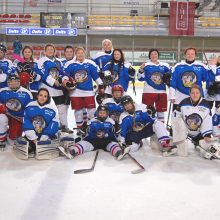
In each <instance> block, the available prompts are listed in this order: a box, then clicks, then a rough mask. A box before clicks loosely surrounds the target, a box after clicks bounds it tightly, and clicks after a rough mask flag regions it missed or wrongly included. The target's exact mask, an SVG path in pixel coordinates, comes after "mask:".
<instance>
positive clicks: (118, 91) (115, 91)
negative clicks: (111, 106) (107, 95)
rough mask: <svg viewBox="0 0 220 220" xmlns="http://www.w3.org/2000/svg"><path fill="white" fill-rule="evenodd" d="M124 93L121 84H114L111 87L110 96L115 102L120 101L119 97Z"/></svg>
mask: <svg viewBox="0 0 220 220" xmlns="http://www.w3.org/2000/svg"><path fill="white" fill-rule="evenodd" d="M123 94H124V88H123V87H122V86H121V85H114V86H113V87H112V96H113V98H114V100H115V102H116V103H119V102H120V101H121V97H122V96H123Z"/></svg>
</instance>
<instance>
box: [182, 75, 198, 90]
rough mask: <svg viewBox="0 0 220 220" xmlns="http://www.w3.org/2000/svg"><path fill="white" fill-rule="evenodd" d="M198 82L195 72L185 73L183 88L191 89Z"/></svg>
mask: <svg viewBox="0 0 220 220" xmlns="http://www.w3.org/2000/svg"><path fill="white" fill-rule="evenodd" d="M196 81H197V76H196V74H195V73H194V72H184V73H183V75H182V82H183V86H184V87H187V88H190V87H191V86H192V84H193V83H195V82H196Z"/></svg>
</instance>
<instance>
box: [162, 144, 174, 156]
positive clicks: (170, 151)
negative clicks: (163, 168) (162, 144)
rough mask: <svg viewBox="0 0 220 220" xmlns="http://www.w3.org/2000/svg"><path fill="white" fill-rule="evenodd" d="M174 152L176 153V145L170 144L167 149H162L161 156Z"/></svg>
mask: <svg viewBox="0 0 220 220" xmlns="http://www.w3.org/2000/svg"><path fill="white" fill-rule="evenodd" d="M176 153H177V147H176V146H170V147H168V148H167V149H164V151H163V156H164V157H168V156H171V155H174V154H176Z"/></svg>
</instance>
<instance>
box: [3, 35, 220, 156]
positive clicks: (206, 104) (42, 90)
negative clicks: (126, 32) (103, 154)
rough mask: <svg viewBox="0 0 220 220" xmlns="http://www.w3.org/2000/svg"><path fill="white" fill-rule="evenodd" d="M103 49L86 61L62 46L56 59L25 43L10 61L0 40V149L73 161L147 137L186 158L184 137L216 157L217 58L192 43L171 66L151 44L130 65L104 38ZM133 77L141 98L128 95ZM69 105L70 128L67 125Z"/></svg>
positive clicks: (120, 150)
mask: <svg viewBox="0 0 220 220" xmlns="http://www.w3.org/2000/svg"><path fill="white" fill-rule="evenodd" d="M102 48H103V50H102V51H100V52H98V53H97V54H95V56H94V57H92V58H91V59H87V58H86V51H85V49H84V48H83V47H77V48H73V47H72V46H66V47H65V49H64V55H65V57H64V58H62V59H58V58H57V57H56V50H55V47H54V45H53V44H47V45H46V46H45V51H44V52H45V56H44V57H42V58H40V59H39V60H35V59H34V57H33V50H32V48H31V47H30V46H25V47H24V48H23V50H22V55H21V56H17V59H15V60H14V61H13V63H12V61H10V60H8V59H6V57H5V56H6V52H7V48H6V46H5V45H3V44H0V147H1V149H5V147H6V142H8V143H9V144H10V145H12V146H13V151H14V153H15V155H16V156H17V157H18V158H20V159H28V158H29V157H36V158H37V159H52V158H55V157H58V156H59V155H62V156H66V157H67V158H69V159H71V158H73V157H75V156H77V155H80V154H83V153H85V152H89V151H93V150H97V149H102V150H104V151H107V152H110V153H111V154H112V155H113V156H114V157H115V158H116V159H117V160H121V159H122V158H123V157H124V156H125V155H127V154H129V153H130V152H135V151H138V150H139V149H140V148H141V147H142V145H143V142H142V141H143V139H145V138H148V137H150V147H152V148H157V149H158V152H162V155H163V156H169V155H179V156H187V155H188V146H187V139H190V140H191V141H192V143H193V144H194V145H195V149H196V150H198V152H199V153H198V155H200V156H201V157H203V158H206V159H220V145H219V138H220V61H219V62H218V60H216V63H215V64H212V65H208V64H207V65H205V64H203V63H202V62H198V61H196V60H195V58H196V53H197V51H196V49H195V48H186V50H185V51H184V55H185V61H182V62H179V63H177V64H176V65H175V66H174V67H171V66H169V64H168V63H164V62H160V61H159V51H158V50H157V49H151V50H150V51H149V61H146V63H143V64H142V65H141V66H140V67H139V70H138V71H136V70H135V69H134V68H133V67H132V65H131V64H130V63H127V62H125V58H124V53H123V51H122V50H121V49H118V48H117V49H113V45H112V42H111V41H110V40H108V39H105V40H103V41H102ZM135 79H136V80H139V81H142V82H144V83H143V85H144V89H143V94H142V104H140V103H136V102H135V100H133V99H132V97H131V96H129V95H127V90H128V87H129V85H132V83H133V90H134V91H135ZM204 86H205V88H204ZM167 91H168V94H167ZM139 95H141V94H139ZM168 100H170V105H169V108H168ZM97 104H98V106H97V108H96V105H97ZM69 105H71V109H72V110H74V116H75V122H76V128H74V129H75V130H76V131H77V133H76V134H74V132H73V131H72V130H71V129H69V128H68V122H67V112H68V109H69ZM213 105H214V107H213ZM212 109H214V110H212ZM166 111H168V119H167V120H168V121H169V118H171V126H168V123H167V126H166V125H165V117H164V113H165V112H166ZM72 120H74V119H72ZM167 127H169V129H168V128H167ZM64 134H65V135H64Z"/></svg>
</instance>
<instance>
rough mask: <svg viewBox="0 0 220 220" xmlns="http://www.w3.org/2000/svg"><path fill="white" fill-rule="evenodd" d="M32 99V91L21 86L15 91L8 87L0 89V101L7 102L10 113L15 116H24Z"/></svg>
mask: <svg viewBox="0 0 220 220" xmlns="http://www.w3.org/2000/svg"><path fill="white" fill-rule="evenodd" d="M32 99H33V97H32V94H31V93H30V91H28V90H27V89H25V88H23V87H20V88H19V89H18V90H17V91H13V90H11V89H10V88H8V87H6V88H2V89H1V90H0V103H2V104H5V106H6V108H7V111H8V114H10V115H12V116H13V117H17V118H22V117H23V116H24V109H25V107H26V106H27V105H28V104H29V102H31V101H32Z"/></svg>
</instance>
